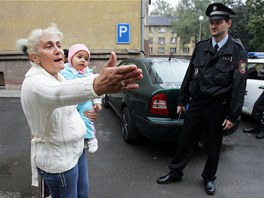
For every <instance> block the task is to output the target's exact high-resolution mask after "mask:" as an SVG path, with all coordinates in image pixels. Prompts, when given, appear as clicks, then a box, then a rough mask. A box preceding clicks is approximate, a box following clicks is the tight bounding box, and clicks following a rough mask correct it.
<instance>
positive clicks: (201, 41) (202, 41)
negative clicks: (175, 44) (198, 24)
mask: <svg viewBox="0 0 264 198" xmlns="http://www.w3.org/2000/svg"><path fill="white" fill-rule="evenodd" d="M208 40H210V38H208V39H205V40H200V41H198V42H197V43H196V44H195V45H199V44H201V43H204V42H207V41H208Z"/></svg>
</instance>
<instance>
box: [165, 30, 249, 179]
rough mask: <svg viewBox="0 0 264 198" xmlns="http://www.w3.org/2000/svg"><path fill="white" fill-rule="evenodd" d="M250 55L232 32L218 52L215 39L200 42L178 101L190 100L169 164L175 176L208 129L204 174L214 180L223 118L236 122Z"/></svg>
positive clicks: (240, 108)
mask: <svg viewBox="0 0 264 198" xmlns="http://www.w3.org/2000/svg"><path fill="white" fill-rule="evenodd" d="M246 62H247V56H246V51H245V49H244V47H243V46H242V45H241V44H240V42H238V41H236V40H234V39H232V38H231V36H230V35H229V38H228V41H227V43H226V44H225V45H224V46H223V47H222V48H221V49H220V50H219V51H217V52H216V53H214V49H213V46H212V39H211V38H210V39H208V40H205V41H201V42H199V43H197V45H196V48H195V50H194V53H193V56H192V59H191V62H190V65H189V68H188V70H187V72H186V75H185V77H184V80H183V83H182V86H181V97H180V98H179V105H182V106H184V105H186V104H187V103H189V108H188V110H187V111H186V112H185V115H184V123H186V124H184V126H183V130H182V136H181V140H180V144H179V148H178V153H177V156H176V158H175V159H174V160H173V161H172V162H171V164H170V166H169V168H170V170H171V171H172V173H174V174H175V176H176V177H181V176H182V175H183V173H182V170H183V168H184V167H185V165H186V164H187V162H188V161H189V159H190V157H191V155H192V153H193V151H194V149H195V147H196V144H197V142H198V140H199V138H200V136H201V132H203V131H204V132H205V143H206V146H207V150H208V159H207V162H206V164H205V167H204V171H203V174H202V176H203V178H204V179H207V180H214V179H215V174H216V170H217V166H218V161H219V156H220V148H221V144H222V134H223V133H224V131H223V127H222V123H223V122H224V119H228V120H230V121H231V122H234V123H235V122H236V121H237V119H238V117H239V116H240V113H241V110H242V106H243V102H244V95H245V87H246Z"/></svg>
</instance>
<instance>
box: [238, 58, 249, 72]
mask: <svg viewBox="0 0 264 198" xmlns="http://www.w3.org/2000/svg"><path fill="white" fill-rule="evenodd" d="M246 66H247V64H246V61H243V60H241V61H240V62H239V65H238V70H239V72H240V73H241V74H245V73H246Z"/></svg>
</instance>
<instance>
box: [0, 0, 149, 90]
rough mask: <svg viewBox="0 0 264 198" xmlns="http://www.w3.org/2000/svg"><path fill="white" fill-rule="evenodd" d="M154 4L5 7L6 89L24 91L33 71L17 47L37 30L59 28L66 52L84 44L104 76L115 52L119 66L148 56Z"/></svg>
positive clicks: (2, 70) (2, 80)
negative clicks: (104, 68) (146, 48)
mask: <svg viewBox="0 0 264 198" xmlns="http://www.w3.org/2000/svg"><path fill="white" fill-rule="evenodd" d="M149 3H150V1H149V0H128V1H123V0H96V1H94V0H82V1H75V0H68V1H63V0H57V1H53V0H45V1H42V0H35V1H24V0H16V1H0V7H1V12H0V18H1V20H0V27H1V28H0V29H1V30H0V37H1V42H0V88H5V89H20V87H21V83H22V81H23V79H24V75H25V73H26V71H27V70H28V69H29V67H30V65H29V63H28V59H27V57H26V56H24V55H23V54H22V53H21V52H19V51H18V49H17V47H16V40H17V39H20V38H27V37H28V36H29V33H30V31H31V30H32V29H35V28H45V27H47V26H49V25H50V24H51V23H55V24H56V25H57V26H58V28H59V29H60V30H61V31H62V32H63V33H64V40H63V43H62V47H63V48H69V47H70V46H71V45H73V44H76V43H83V44H85V45H87V47H88V48H89V49H90V51H91V67H92V68H93V69H94V70H95V71H96V72H99V71H100V69H101V67H102V65H103V63H104V62H105V61H106V60H107V59H108V58H109V57H110V53H111V51H115V52H116V53H117V55H118V61H120V60H122V59H124V58H127V57H131V56H132V57H133V56H140V54H141V53H140V51H144V24H145V23H146V21H147V16H148V14H147V13H148V5H149Z"/></svg>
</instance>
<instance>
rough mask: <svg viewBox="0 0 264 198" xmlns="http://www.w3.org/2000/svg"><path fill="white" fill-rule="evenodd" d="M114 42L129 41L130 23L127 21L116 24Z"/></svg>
mask: <svg viewBox="0 0 264 198" xmlns="http://www.w3.org/2000/svg"><path fill="white" fill-rule="evenodd" d="M116 43H130V24H129V23H119V24H117V27H116Z"/></svg>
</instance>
